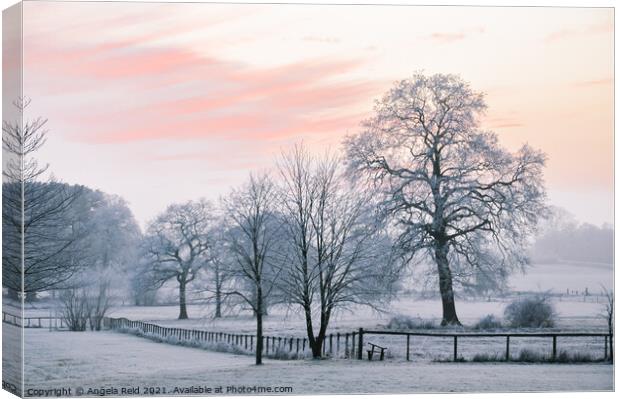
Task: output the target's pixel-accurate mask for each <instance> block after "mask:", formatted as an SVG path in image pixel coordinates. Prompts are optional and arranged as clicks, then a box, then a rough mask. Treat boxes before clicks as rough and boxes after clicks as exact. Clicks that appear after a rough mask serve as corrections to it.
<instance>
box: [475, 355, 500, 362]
mask: <svg viewBox="0 0 620 399" xmlns="http://www.w3.org/2000/svg"><path fill="white" fill-rule="evenodd" d="M471 361H472V362H482V363H485V362H505V361H506V357H505V356H503V355H500V354H499V353H493V354H488V353H478V354H476V355H474V357H473V358H472V359H471Z"/></svg>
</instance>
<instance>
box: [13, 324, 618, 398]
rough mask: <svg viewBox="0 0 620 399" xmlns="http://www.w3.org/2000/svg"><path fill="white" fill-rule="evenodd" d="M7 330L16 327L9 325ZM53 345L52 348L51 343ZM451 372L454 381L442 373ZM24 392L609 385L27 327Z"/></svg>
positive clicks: (608, 372) (607, 376)
mask: <svg viewBox="0 0 620 399" xmlns="http://www.w3.org/2000/svg"><path fill="white" fill-rule="evenodd" d="M5 328H13V327H10V326H5ZM50 342H53V343H54V344H53V345H50ZM446 375H450V376H451V378H450V379H446V378H445V376H446ZM26 376H27V380H26V389H28V388H33V387H36V388H54V387H63V386H69V387H73V386H77V384H80V385H79V386H81V387H83V388H84V389H88V388H89V387H93V388H102V387H103V388H105V387H111V386H114V387H119V388H120V387H134V386H138V387H145V386H150V387H165V388H166V392H168V393H170V392H172V391H173V390H174V388H175V387H181V388H184V387H189V386H209V387H217V386H220V385H221V386H223V387H224V391H226V387H228V386H231V384H234V386H272V387H292V388H293V393H296V392H298V393H345V392H346V393H362V392H375V393H382V392H386V393H387V392H390V393H398V392H472V391H474V392H475V391H542V390H544V391H548V390H551V391H571V390H572V391H575V390H609V389H612V378H613V368H612V367H611V366H609V365H604V364H588V365H523V364H476V363H466V364H463V363H457V364H454V363H433V362H410V363H407V362H402V361H386V362H383V363H378V362H373V363H369V362H366V361H355V360H325V361H313V360H298V361H283V360H270V359H267V360H266V361H265V364H264V365H263V366H259V367H257V366H253V365H252V361H251V358H249V357H246V356H239V355H232V354H222V353H216V352H208V351H203V350H199V349H192V348H185V347H178V346H172V345H162V344H157V343H153V342H151V341H148V340H145V339H142V338H138V337H134V336H131V335H125V334H116V333H111V332H99V333H91V332H51V333H50V332H47V331H44V330H35V329H31V330H27V334H26Z"/></svg>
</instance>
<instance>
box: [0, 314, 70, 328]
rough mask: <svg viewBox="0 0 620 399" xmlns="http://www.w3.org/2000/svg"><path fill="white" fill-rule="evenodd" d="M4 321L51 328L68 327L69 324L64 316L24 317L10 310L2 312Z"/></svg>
mask: <svg viewBox="0 0 620 399" xmlns="http://www.w3.org/2000/svg"><path fill="white" fill-rule="evenodd" d="M2 322H3V323H7V324H11V325H14V326H17V327H24V328H49V329H55V330H60V329H66V328H67V324H66V323H65V321H64V319H63V318H62V317H58V316H56V317H54V316H36V317H22V316H19V315H15V314H12V313H8V312H4V311H3V312H2Z"/></svg>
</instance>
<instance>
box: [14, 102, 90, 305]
mask: <svg viewBox="0 0 620 399" xmlns="http://www.w3.org/2000/svg"><path fill="white" fill-rule="evenodd" d="M13 104H14V105H15V107H16V108H17V110H18V113H19V115H22V114H23V113H24V110H25V109H26V108H27V107H28V105H29V104H30V100H29V99H20V100H19V101H15V102H14V103H13ZM46 123H47V120H46V119H43V118H36V119H34V120H30V121H25V122H24V123H22V122H21V121H14V122H11V121H6V120H4V121H3V122H2V133H3V134H2V147H3V154H4V157H5V159H6V161H5V164H4V167H3V183H2V199H3V205H2V248H3V251H2V270H3V279H2V283H3V286H5V287H7V289H8V290H9V292H10V293H12V295H13V296H14V297H16V294H17V293H18V292H23V293H25V294H26V295H34V294H36V292H38V291H45V290H50V289H54V288H58V286H59V285H60V284H62V283H64V282H66V281H67V280H68V279H70V278H71V277H72V276H73V275H74V274H75V273H76V272H77V271H78V270H80V269H81V268H82V267H83V266H84V262H83V259H82V257H81V253H80V250H79V245H78V242H79V241H80V240H81V239H82V238H83V237H84V235H85V231H84V229H83V221H84V219H85V218H86V217H87V215H86V214H84V213H78V212H76V211H75V210H74V209H72V207H73V205H74V203H75V202H76V200H77V199H78V198H80V196H81V194H82V191H83V190H82V187H81V186H70V185H67V184H62V183H59V182H55V181H54V180H52V179H47V180H44V179H43V175H44V174H45V172H46V171H47V169H48V165H43V166H41V165H39V164H38V162H37V160H36V158H35V156H34V155H35V153H36V152H37V151H38V150H39V149H40V148H41V147H42V146H43V145H44V144H45V141H46V134H47V130H46V129H45V125H46ZM22 249H23V254H24V256H23V258H22Z"/></svg>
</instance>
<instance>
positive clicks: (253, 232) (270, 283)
mask: <svg viewBox="0 0 620 399" xmlns="http://www.w3.org/2000/svg"><path fill="white" fill-rule="evenodd" d="M275 201H276V188H275V186H274V184H273V182H272V181H271V179H270V178H269V177H268V176H267V175H259V176H255V175H251V176H250V179H249V181H248V182H247V183H246V184H245V185H244V186H242V187H241V188H240V189H237V190H233V191H232V193H231V194H230V195H229V196H228V197H227V198H226V199H224V201H223V202H224V207H225V209H226V215H227V217H228V218H229V220H230V222H229V224H230V229H228V242H229V245H230V251H231V253H232V254H233V256H234V262H233V263H232V268H231V270H233V272H234V274H233V276H234V277H235V278H237V279H238V280H240V281H239V283H238V284H237V288H236V289H235V290H233V291H231V292H230V294H233V295H237V296H238V297H241V298H242V299H243V300H244V301H245V302H246V303H247V304H248V305H249V306H250V307H251V308H252V310H253V311H254V314H255V315H256V364H257V365H259V364H262V356H263V353H262V352H263V315H264V303H265V300H266V298H268V297H269V295H270V293H271V292H272V290H273V289H274V286H275V281H276V279H277V276H278V272H279V268H280V264H279V263H278V260H277V259H278V256H277V251H276V249H275V245H277V237H278V224H277V221H276V218H275V217H274V211H275Z"/></svg>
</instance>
